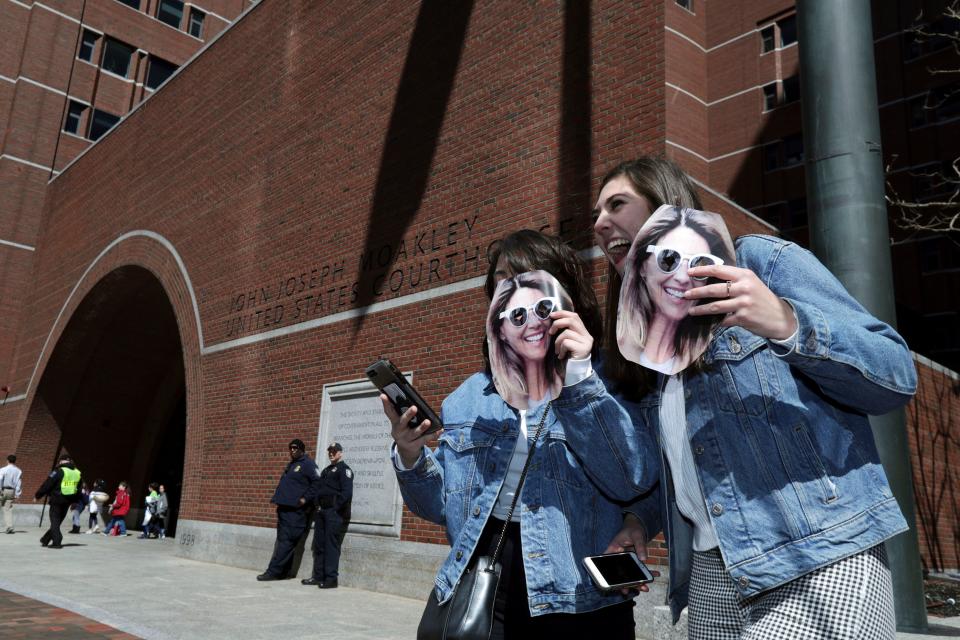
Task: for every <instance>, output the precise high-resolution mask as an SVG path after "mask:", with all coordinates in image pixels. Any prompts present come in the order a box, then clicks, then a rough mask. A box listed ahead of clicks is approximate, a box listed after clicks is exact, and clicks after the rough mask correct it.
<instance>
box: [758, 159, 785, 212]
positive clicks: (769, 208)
mask: <svg viewBox="0 0 960 640" xmlns="http://www.w3.org/2000/svg"><path fill="white" fill-rule="evenodd" d="M774 146H776V145H774ZM785 206H786V205H785V203H783V202H774V203H772V204H768V205H764V206H762V207H758V208H757V209H754V210H753V212H754V213H755V214H756V215H757V216H758V217H759V218H760V219H762V220H763V221H765V222H769V223H770V224H772V225H773V226H775V227H776V228H777V229H780V228H781V226H782V225H781V224H780V221H781V219H782V214H783V210H784V207H785Z"/></svg>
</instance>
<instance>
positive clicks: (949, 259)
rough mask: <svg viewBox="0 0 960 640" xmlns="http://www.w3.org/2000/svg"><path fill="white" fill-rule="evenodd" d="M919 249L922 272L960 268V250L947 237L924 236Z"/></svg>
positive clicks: (918, 245)
mask: <svg viewBox="0 0 960 640" xmlns="http://www.w3.org/2000/svg"><path fill="white" fill-rule="evenodd" d="M917 250H918V253H919V254H920V271H921V273H930V272H932V271H944V270H947V269H951V270H952V269H957V268H960V251H957V250H956V246H955V245H953V244H951V242H950V241H949V240H948V239H947V238H946V237H939V236H931V237H928V238H924V239H923V240H921V241H920V242H919V243H918V244H917ZM954 329H956V327H954Z"/></svg>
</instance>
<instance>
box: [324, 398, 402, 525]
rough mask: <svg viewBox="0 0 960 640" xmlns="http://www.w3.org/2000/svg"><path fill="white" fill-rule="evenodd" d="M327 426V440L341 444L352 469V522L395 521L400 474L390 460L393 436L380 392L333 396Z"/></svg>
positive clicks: (388, 523) (385, 522)
mask: <svg viewBox="0 0 960 640" xmlns="http://www.w3.org/2000/svg"><path fill="white" fill-rule="evenodd" d="M327 429H328V432H327V434H326V443H329V442H339V443H340V444H342V445H343V460H344V462H346V463H347V464H348V465H349V466H350V468H351V469H353V474H354V477H353V505H352V509H351V512H352V513H351V520H352V522H355V523H365V524H373V525H386V526H393V525H395V524H396V517H397V510H396V496H397V477H396V475H395V474H394V473H393V463H392V462H391V460H390V443H391V442H392V441H393V440H392V438H391V437H390V421H389V420H387V417H386V416H385V415H384V414H383V406H382V405H381V404H380V398H379V392H377V391H376V390H373V391H372V392H367V393H362V394H351V395H342V396H334V397H331V402H330V414H329V424H328V425H327ZM324 446H326V445H325V444H324Z"/></svg>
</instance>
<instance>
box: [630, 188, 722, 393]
mask: <svg viewBox="0 0 960 640" xmlns="http://www.w3.org/2000/svg"><path fill="white" fill-rule="evenodd" d="M724 264H726V265H731V266H735V265H736V255H735V253H734V248H733V241H732V240H731V239H730V233H729V232H728V231H727V228H726V225H725V224H724V222H723V219H722V218H721V217H720V216H719V215H717V214H715V213H708V212H706V211H697V210H695V209H678V208H676V207H671V206H662V207H660V208H659V209H657V210H656V211H655V212H654V213H653V215H652V216H651V217H650V219H649V220H648V221H647V222H646V223H645V224H644V225H643V227H642V228H641V229H640V231H639V232H638V233H637V237H636V238H635V239H634V242H633V245H631V247H630V252H629V253H628V255H627V258H626V260H625V261H624V265H625V269H624V280H623V286H622V287H621V289H620V307H619V314H618V318H617V345H618V346H619V347H620V352H621V353H622V354H623V356H624V357H625V358H626V359H627V360H630V361H632V362H636V363H638V364H641V365H643V366H645V367H648V368H650V369H654V370H655V371H659V372H661V373H666V374H674V373H678V372H680V371H682V370H683V369H685V368H686V367H687V366H689V365H690V363H691V362H693V361H694V360H696V359H697V358H699V357H700V355H701V354H702V353H703V352H704V351H705V350H706V348H707V346H708V345H709V344H710V339H711V337H712V335H713V329H714V328H715V327H716V326H717V325H718V324H719V323H720V321H721V320H722V318H721V317H720V316H691V315H690V310H691V309H692V308H693V307H694V306H695V305H696V304H698V302H697V301H694V300H688V299H686V298H685V297H684V294H685V293H686V292H687V291H689V290H690V289H693V288H696V287H702V286H704V285H706V284H708V281H707V280H706V279H698V278H692V277H690V274H689V272H688V269H689V268H690V267H693V266H707V265H724Z"/></svg>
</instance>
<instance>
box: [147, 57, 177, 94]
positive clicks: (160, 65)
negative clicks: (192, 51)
mask: <svg viewBox="0 0 960 640" xmlns="http://www.w3.org/2000/svg"><path fill="white" fill-rule="evenodd" d="M176 70H177V65H175V64H173V63H172V62H167V61H166V60H164V59H163V58H158V57H157V56H150V62H149V67H148V68H147V88H148V89H156V88H157V87H159V86H160V85H161V84H163V83H164V82H165V81H166V79H167V78H169V77H170V76H172V75H173V72H174V71H176Z"/></svg>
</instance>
